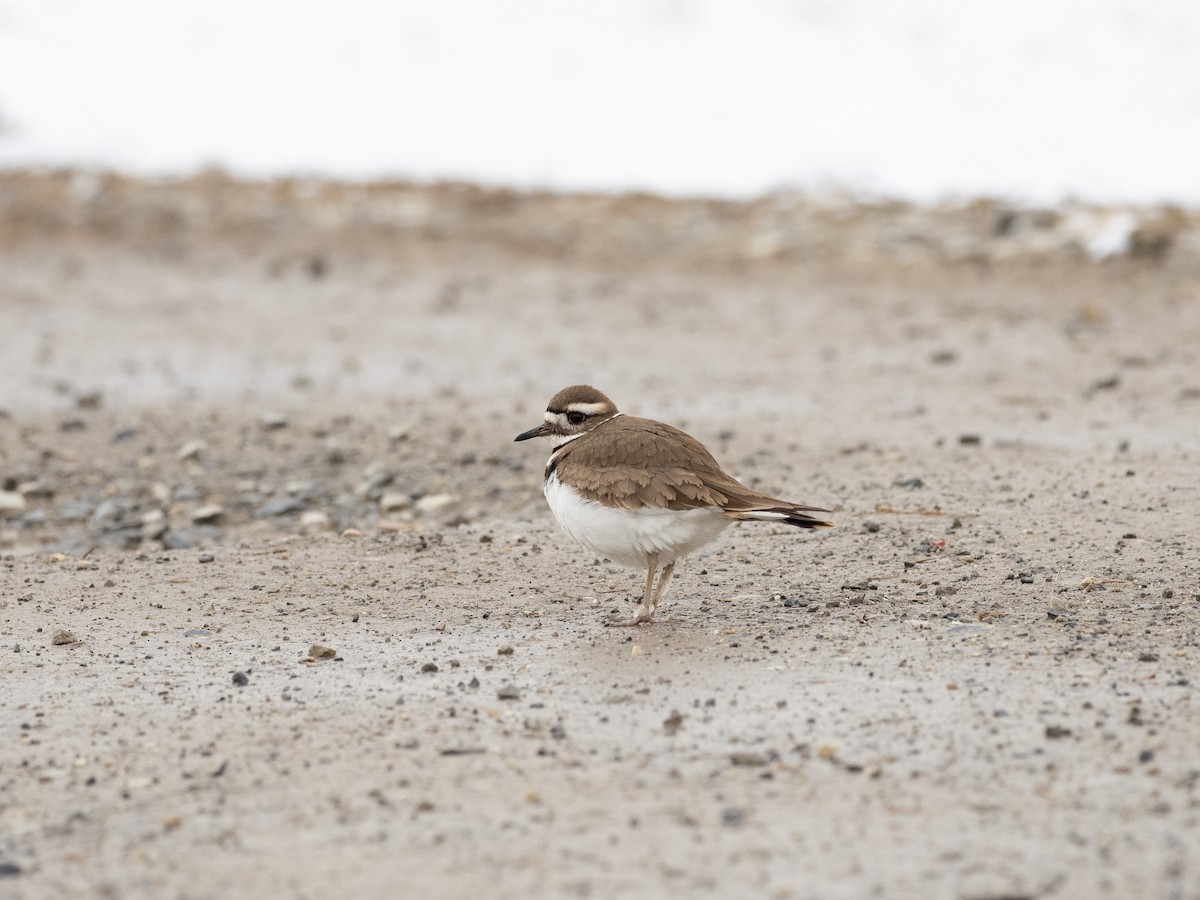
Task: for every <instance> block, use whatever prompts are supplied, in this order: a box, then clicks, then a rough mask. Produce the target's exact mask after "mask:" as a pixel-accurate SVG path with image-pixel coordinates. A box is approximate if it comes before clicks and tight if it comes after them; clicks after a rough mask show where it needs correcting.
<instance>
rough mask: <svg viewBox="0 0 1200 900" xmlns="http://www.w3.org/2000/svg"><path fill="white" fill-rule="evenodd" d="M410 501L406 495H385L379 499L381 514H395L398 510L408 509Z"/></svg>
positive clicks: (393, 493)
mask: <svg viewBox="0 0 1200 900" xmlns="http://www.w3.org/2000/svg"><path fill="white" fill-rule="evenodd" d="M409 505H410V501H409V499H408V496H407V495H406V494H397V493H395V492H392V493H389V494H384V495H383V496H382V497H380V498H379V510H380V512H385V513H389V512H395V511H396V510H398V509H408V507H409Z"/></svg>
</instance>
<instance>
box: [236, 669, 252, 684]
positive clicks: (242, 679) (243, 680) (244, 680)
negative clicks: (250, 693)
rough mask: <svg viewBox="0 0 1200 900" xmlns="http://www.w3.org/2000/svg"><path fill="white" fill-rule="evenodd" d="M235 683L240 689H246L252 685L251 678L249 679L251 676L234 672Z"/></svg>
mask: <svg viewBox="0 0 1200 900" xmlns="http://www.w3.org/2000/svg"><path fill="white" fill-rule="evenodd" d="M233 683H234V684H236V685H237V686H238V687H245V686H246V685H248V684H249V683H250V678H249V676H247V675H246V673H245V672H234V673H233Z"/></svg>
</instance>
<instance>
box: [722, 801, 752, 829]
mask: <svg viewBox="0 0 1200 900" xmlns="http://www.w3.org/2000/svg"><path fill="white" fill-rule="evenodd" d="M745 821H746V810H744V809H742V808H741V807H740V806H727V807H725V809H723V810H722V811H721V824H722V825H726V826H728V827H730V828H736V827H738V826H739V825H741V824H742V823H743V822H745Z"/></svg>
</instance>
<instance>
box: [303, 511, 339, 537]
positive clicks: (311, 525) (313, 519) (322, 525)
mask: <svg viewBox="0 0 1200 900" xmlns="http://www.w3.org/2000/svg"><path fill="white" fill-rule="evenodd" d="M332 528H333V523H332V522H331V521H330V520H329V516H328V515H326V514H325V513H323V512H321V510H319V509H310V510H308V512H305V513H303V514H302V515H301V516H300V531H301V532H302V533H303V534H316V533H317V532H320V531H329V530H331V529H332Z"/></svg>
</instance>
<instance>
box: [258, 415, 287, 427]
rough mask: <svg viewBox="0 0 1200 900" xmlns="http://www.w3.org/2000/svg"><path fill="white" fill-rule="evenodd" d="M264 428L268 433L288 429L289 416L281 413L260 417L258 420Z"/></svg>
mask: <svg viewBox="0 0 1200 900" xmlns="http://www.w3.org/2000/svg"><path fill="white" fill-rule="evenodd" d="M258 421H259V422H260V423H261V424H262V427H263V428H265V429H267V431H275V430H276V429H278V428H287V424H288V420H287V416H285V415H284V414H283V413H280V412H266V413H263V414H262V416H260V417H259V420H258Z"/></svg>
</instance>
